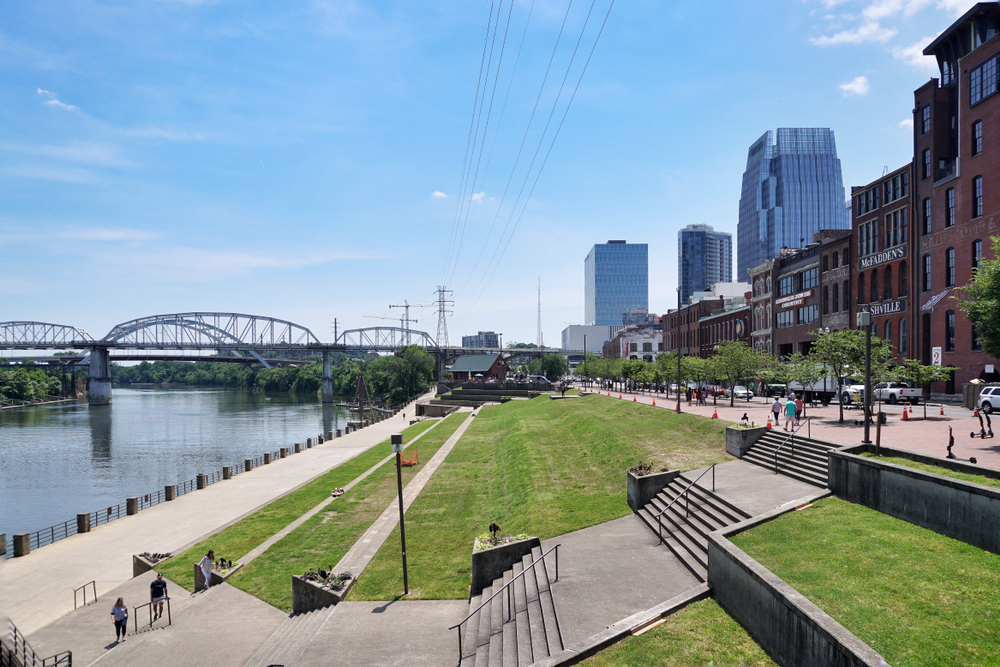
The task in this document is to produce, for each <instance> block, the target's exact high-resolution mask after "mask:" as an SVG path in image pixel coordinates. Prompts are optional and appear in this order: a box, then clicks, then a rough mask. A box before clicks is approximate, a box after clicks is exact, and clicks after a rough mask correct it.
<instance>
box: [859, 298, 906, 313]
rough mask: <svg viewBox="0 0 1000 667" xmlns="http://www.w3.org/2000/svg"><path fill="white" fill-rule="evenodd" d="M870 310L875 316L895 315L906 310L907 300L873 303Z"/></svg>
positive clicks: (869, 307)
mask: <svg viewBox="0 0 1000 667" xmlns="http://www.w3.org/2000/svg"><path fill="white" fill-rule="evenodd" d="M868 310H869V311H871V314H872V315H873V316H878V315H894V314H895V313H901V312H903V311H904V310H906V302H905V301H902V300H900V301H889V302H887V303H873V304H872V305H870V306H868Z"/></svg>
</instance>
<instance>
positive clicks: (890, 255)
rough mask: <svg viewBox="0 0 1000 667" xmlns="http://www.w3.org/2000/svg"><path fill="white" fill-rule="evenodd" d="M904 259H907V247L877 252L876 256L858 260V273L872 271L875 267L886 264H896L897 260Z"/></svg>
mask: <svg viewBox="0 0 1000 667" xmlns="http://www.w3.org/2000/svg"><path fill="white" fill-rule="evenodd" d="M904 257H906V246H905V245H901V246H896V247H895V248H890V249H889V250H883V251H882V252H877V253H875V254H874V255H868V256H867V257H862V258H861V259H859V260H858V271H864V270H865V269H870V268H872V267H873V266H878V265H880V264H885V263H886V262H894V261H896V260H897V259H903V258H904Z"/></svg>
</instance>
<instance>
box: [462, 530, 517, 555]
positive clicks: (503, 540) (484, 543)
mask: <svg viewBox="0 0 1000 667" xmlns="http://www.w3.org/2000/svg"><path fill="white" fill-rule="evenodd" d="M526 539H528V536H527V535H526V534H525V533H519V534H517V535H497V534H495V533H483V534H482V535H480V536H479V537H477V538H476V541H475V545H474V547H473V548H474V549H475V550H476V551H484V550H486V549H492V548H493V547H499V546H502V545H504V544H509V543H510V542H517V541H518V540H526Z"/></svg>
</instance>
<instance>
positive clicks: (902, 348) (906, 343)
mask: <svg viewBox="0 0 1000 667" xmlns="http://www.w3.org/2000/svg"><path fill="white" fill-rule="evenodd" d="M909 347H910V339H909V332H908V331H907V330H906V318H905V317H904V318H903V319H901V320H900V321H899V353H900V354H906V353H907V352H909V351H910V350H909Z"/></svg>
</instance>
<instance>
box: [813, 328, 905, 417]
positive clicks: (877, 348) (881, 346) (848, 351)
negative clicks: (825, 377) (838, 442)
mask: <svg viewBox="0 0 1000 667" xmlns="http://www.w3.org/2000/svg"><path fill="white" fill-rule="evenodd" d="M811 354H812V356H813V357H814V358H815V359H816V360H817V361H819V362H820V363H821V364H823V367H824V368H825V369H826V372H827V373H829V374H831V375H833V376H834V377H835V378H837V403H838V404H840V421H841V422H843V421H844V404H843V402H842V401H841V400H840V392H841V389H842V387H843V384H844V379H845V378H847V377H850V376H852V375H858V374H863V373H864V371H865V332H864V331H863V330H861V329H843V330H841V331H831V332H829V333H825V332H822V331H820V332H816V342H815V343H813V346H812V351H811ZM891 357H892V345H891V344H890V343H889V341H887V340H884V339H882V338H879V337H878V336H872V347H871V365H872V377H878V374H879V373H880V371H879V364H882V363H884V360H886V359H889V358H891ZM866 400H867V397H866Z"/></svg>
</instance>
